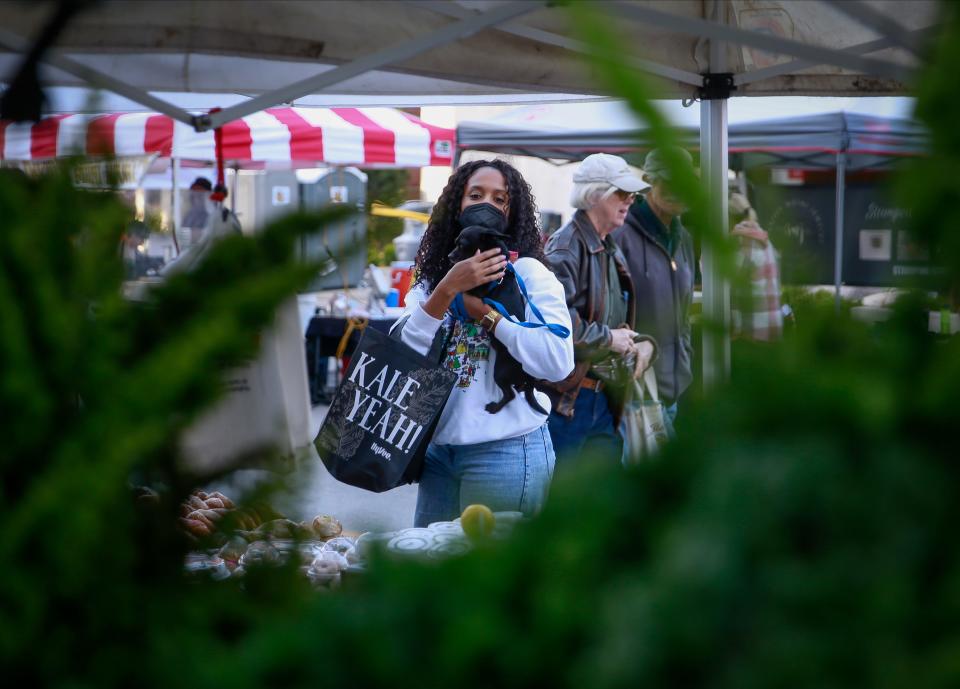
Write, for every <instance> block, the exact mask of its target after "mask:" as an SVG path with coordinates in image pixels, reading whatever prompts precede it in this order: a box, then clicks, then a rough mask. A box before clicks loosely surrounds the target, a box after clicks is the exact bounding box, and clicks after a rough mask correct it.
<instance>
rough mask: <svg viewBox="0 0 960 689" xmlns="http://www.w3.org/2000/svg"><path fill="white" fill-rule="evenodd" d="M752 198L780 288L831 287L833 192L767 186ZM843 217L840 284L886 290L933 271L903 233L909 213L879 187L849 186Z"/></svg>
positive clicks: (822, 187) (928, 260) (808, 187)
mask: <svg viewBox="0 0 960 689" xmlns="http://www.w3.org/2000/svg"><path fill="white" fill-rule="evenodd" d="M752 193H753V199H752V200H753V205H754V207H755V208H756V210H757V214H758V215H759V219H760V225H761V226H762V227H763V228H764V229H765V230H767V232H769V233H770V238H771V240H772V241H773V244H774V246H775V247H776V249H777V251H779V252H780V272H781V276H782V281H783V282H784V284H806V285H812V284H833V260H834V250H835V249H834V237H835V236H836V235H835V227H834V225H835V218H836V210H835V199H836V193H835V191H834V187H833V186H830V185H822V184H821V185H805V186H779V185H777V186H773V185H770V186H766V185H765V186H757V187H756V188H755V189H754V190H753V191H752ZM844 211H845V212H844V245H843V283H844V284H846V285H861V286H870V287H884V286H891V285H896V284H898V282H899V281H900V279H901V278H903V277H906V276H911V275H927V274H932V273H935V272H936V271H937V268H936V267H935V266H934V265H933V264H932V263H931V257H930V252H929V250H928V249H927V248H926V247H923V246H920V245H919V244H918V243H917V242H916V241H915V240H914V238H913V237H912V236H911V234H910V233H909V232H908V231H907V230H908V227H909V221H910V215H909V211H908V210H906V209H904V208H902V207H899V206H897V205H896V203H895V201H894V200H893V199H892V198H891V196H890V194H889V192H888V191H887V190H886V188H885V187H884V186H883V185H882V184H848V185H847V194H846V202H845V208H844Z"/></svg>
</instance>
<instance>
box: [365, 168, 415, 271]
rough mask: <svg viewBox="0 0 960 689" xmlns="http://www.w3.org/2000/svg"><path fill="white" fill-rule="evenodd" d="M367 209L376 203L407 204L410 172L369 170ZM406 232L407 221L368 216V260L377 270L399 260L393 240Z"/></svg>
mask: <svg viewBox="0 0 960 689" xmlns="http://www.w3.org/2000/svg"><path fill="white" fill-rule="evenodd" d="M366 173H367V208H368V209H369V208H370V207H371V206H372V205H373V203H374V202H379V203H383V204H386V205H387V206H393V207H396V206H399V205H400V204H401V203H403V202H404V201H406V200H407V198H406V197H407V177H408V176H409V173H408V172H407V171H406V170H367V171H366ZM401 232H403V220H400V219H399V218H384V217H382V216H379V215H373V214H372V213H369V212H368V213H367V257H368V259H369V261H370V263H373V264H374V265H377V266H388V265H390V263H391V262H392V261H393V260H394V259H395V258H396V256H397V252H396V248H395V247H394V245H393V238H394V237H398V236H400V233H401Z"/></svg>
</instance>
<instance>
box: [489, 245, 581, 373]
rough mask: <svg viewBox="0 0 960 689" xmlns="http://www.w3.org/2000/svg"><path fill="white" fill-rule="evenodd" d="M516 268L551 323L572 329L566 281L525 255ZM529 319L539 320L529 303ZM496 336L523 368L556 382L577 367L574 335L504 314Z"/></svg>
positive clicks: (534, 300) (531, 296)
mask: <svg viewBox="0 0 960 689" xmlns="http://www.w3.org/2000/svg"><path fill="white" fill-rule="evenodd" d="M514 268H515V269H516V271H517V274H518V275H519V276H520V277H521V278H523V281H524V283H525V284H526V287H527V294H528V296H529V298H530V301H532V302H533V303H534V304H536V306H537V308H538V309H539V310H540V313H542V314H543V317H544V319H545V320H546V321H547V323H558V324H560V325H562V326H564V327H566V328H567V329H568V330H570V329H571V324H570V312H569V311H568V310H567V300H566V296H565V295H564V291H563V285H561V284H560V281H559V280H557V278H556V277H555V276H554V275H553V273H551V272H550V270H549V269H548V268H547V267H546V266H545V265H543V264H542V263H540V261H538V260H536V259H534V258H521V259H520V260H518V261H517V262H516V264H514ZM526 320H527V321H530V322H533V323H538V322H539V321H538V320H537V319H536V317H535V316H534V315H533V312H532V311H531V309H530V305H529V304H528V305H527V309H526ZM494 337H496V338H497V339H498V340H500V341H501V342H502V343H503V344H504V345H506V347H507V351H509V352H510V354H512V355H513V357H514V358H515V359H516V360H517V361H519V362H520V365H521V366H522V367H523V370H524V371H526V372H527V373H529V374H530V375H531V376H533V377H534V378H539V379H542V380H547V381H550V382H556V381H560V380H563V379H564V378H566V377H567V376H568V375H570V372H571V371H573V338H572V336H568V337H558V336H557V335H554V334H553V333H552V332H550V331H549V330H548V329H547V328H525V327H523V326H521V325H517V324H516V323H511V322H510V321H508V320H507V319H505V318H502V319H500V321H499V322H498V323H497V327H496V329H495V330H494Z"/></svg>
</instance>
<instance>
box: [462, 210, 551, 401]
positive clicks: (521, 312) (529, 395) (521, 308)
mask: <svg viewBox="0 0 960 689" xmlns="http://www.w3.org/2000/svg"><path fill="white" fill-rule="evenodd" d="M507 239H509V237H507V235H505V234H503V233H502V232H497V231H496V230H493V229H490V228H489V227H483V226H481V225H473V226H471V227H467V228H464V230H463V231H462V232H461V233H460V234H459V235H458V236H457V241H456V246H455V247H454V249H453V251H451V252H450V254H449V255H448V257H449V259H450V260H451V261H453V262H454V263H457V262H459V261H463V260H465V259H468V258H470V257H471V256H473V255H474V254H475V253H476V252H477V250H478V249H479V250H480V251H487V250H488V249H493V248H495V247H496V248H499V249H500V250H501V251H502V252H503V255H504V256H506V257H507V258H508V259H509V257H510V251H509V249H508V248H507V244H506V241H505V240H507ZM470 294H472V295H474V296H477V297H481V298H483V297H489V298H490V299H493V300H494V301H497V302H499V303H501V304H503V306H504V308H505V309H506V311H507V313H509V314H510V315H511V316H513V317H514V318H516V319H517V320H521V321H522V320H524V319H525V318H526V304H525V303H524V299H523V294H522V293H521V292H520V285H519V284H518V283H517V277H516V275H514V274H513V272H511V271H509V270H508V271H507V272H506V274H505V275H504V276H503V279H502V280H501V281H500V282H499V283H497V285H496V286H494V287H493V288H492V289H491V288H490V286H489V285H480V286H479V287H475V288H473V289H472V290H470ZM490 344H491V346H492V347H493V348H494V349H495V350H496V351H497V362H496V365H495V366H494V369H493V380H494V381H495V382H496V384H497V387H499V388H500V390H501V391H502V392H503V398H502V399H501V400H500V401H499V402H491V403H490V404H488V405H487V406H486V407H485V408H486V410H487V411H488V412H490V413H491V414H496V413H497V412H498V411H500V410H501V409H503V408H504V407H505V406H506V405H507V404H508V403H509V402H510V400H512V399H513V398H514V397H516V396H517V392H522V393H523V396H524V399H526V400H527V403H528V404H529V405H530V406H531V407H533V408H534V409H535V410H536V411H538V412H540V413H541V414H544V415H546V414H547V411H546V410H545V409H544V408H543V407H541V406H540V403H539V402H537V398H536V397H535V396H534V394H533V391H534V389H535V381H534V378H533V377H532V376H531V375H530V374H528V373H527V372H526V371H524V370H523V367H522V366H521V365H520V362H519V361H517V360H516V359H514V358H513V356H512V355H511V354H510V352H508V351H507V348H506V347H505V346H504V344H503V343H502V342H500V340H498V339H497V338H495V337H491V338H490ZM515 390H516V392H515Z"/></svg>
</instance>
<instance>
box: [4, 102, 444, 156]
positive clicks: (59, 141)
mask: <svg viewBox="0 0 960 689" xmlns="http://www.w3.org/2000/svg"><path fill="white" fill-rule="evenodd" d="M454 139H455V132H454V130H453V129H446V128H443V127H436V126H433V125H430V124H427V123H426V122H424V121H423V120H421V119H419V118H418V117H415V116H414V115H411V114H409V113H405V112H402V111H400V110H395V109H393V108H297V107H293V108H269V109H267V110H264V111H262V112H258V113H255V114H253V115H248V116H247V117H244V118H242V119H240V120H236V121H234V122H230V123H228V124H226V125H224V126H223V148H224V159H225V160H226V161H228V164H230V165H231V166H239V167H245V168H250V167H253V168H256V167H262V166H264V165H266V164H277V163H279V164H284V163H285V164H288V165H290V166H292V167H303V166H307V165H311V166H312V165H313V164H316V163H328V164H335V165H357V166H363V167H422V166H425V165H451V164H452V162H453V151H454ZM77 154H79V155H86V156H95V157H97V156H117V157H123V156H143V155H152V154H158V155H160V156H163V157H176V158H181V159H183V160H198V161H200V160H202V161H208V160H214V159H215V151H214V136H213V132H203V133H197V132H195V131H193V130H192V129H191V128H190V127H188V126H186V125H184V124H182V123H179V122H175V121H174V120H172V119H171V118H169V117H167V116H166V115H159V114H156V113H149V112H147V113H113V114H106V115H95V116H90V115H55V116H53V117H49V118H47V119H44V120H41V121H40V122H38V123H37V124H33V125H31V124H14V123H10V122H0V160H17V161H23V160H43V159H50V158H57V157H63V156H69V155H77Z"/></svg>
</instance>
